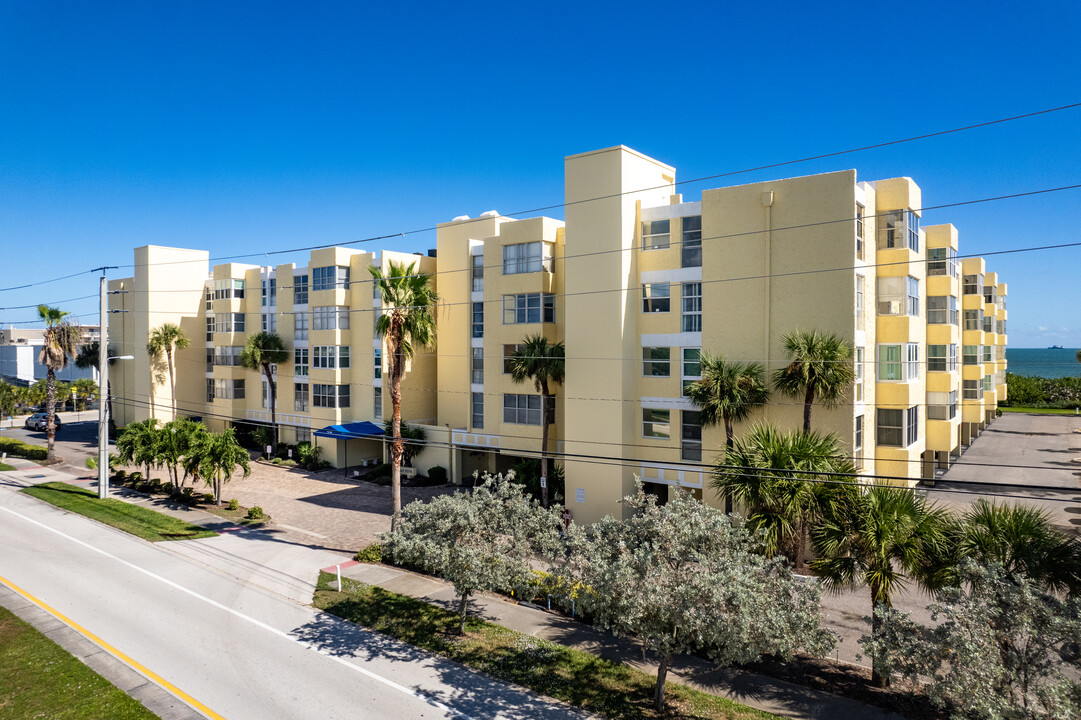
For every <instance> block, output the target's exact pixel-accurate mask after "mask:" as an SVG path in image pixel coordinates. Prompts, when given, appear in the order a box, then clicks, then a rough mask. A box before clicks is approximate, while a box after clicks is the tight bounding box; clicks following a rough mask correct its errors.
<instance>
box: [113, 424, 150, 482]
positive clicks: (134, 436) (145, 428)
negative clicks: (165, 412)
mask: <svg viewBox="0 0 1081 720" xmlns="http://www.w3.org/2000/svg"><path fill="white" fill-rule="evenodd" d="M160 435H161V429H160V428H158V420H157V418H147V419H146V420H142V421H140V422H133V423H128V425H127V427H125V428H124V431H123V432H121V433H120V435H118V436H117V438H116V456H117V457H118V458H119V459H120V462H122V463H124V464H125V465H145V466H146V477H145V479H146V480H149V479H150V468H151V467H152V466H154V465H157V464H158V462H159V460H160V458H161V447H160V446H161V437H160Z"/></svg>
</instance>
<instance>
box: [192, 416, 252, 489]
mask: <svg viewBox="0 0 1081 720" xmlns="http://www.w3.org/2000/svg"><path fill="white" fill-rule="evenodd" d="M238 467H239V468H240V469H241V470H243V471H244V477H248V475H251V456H250V455H249V454H248V451H247V450H245V449H244V447H243V446H242V445H241V444H240V443H239V442H237V439H236V431H235V430H234V429H233V428H231V427H230V428H226V429H225V430H223V431H221V432H220V433H197V434H196V435H194V436H193V437H192V444H191V447H190V448H189V450H188V454H187V455H186V456H185V460H184V468H185V470H186V471H187V472H188V473H189V474H191V475H194V476H195V477H199V478H202V479H203V480H204V481H206V484H207V485H212V486H213V487H214V501H215V502H216V503H217V504H218V507H221V488H222V485H223V484H224V483H226V482H229V480H230V478H232V477H233V474H234V473H235V472H236V469H237V468H238Z"/></svg>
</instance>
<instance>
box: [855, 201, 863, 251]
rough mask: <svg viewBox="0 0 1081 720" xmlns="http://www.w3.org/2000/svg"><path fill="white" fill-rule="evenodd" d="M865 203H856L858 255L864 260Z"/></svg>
mask: <svg viewBox="0 0 1081 720" xmlns="http://www.w3.org/2000/svg"><path fill="white" fill-rule="evenodd" d="M863 214H864V209H863V205H860V204H859V203H856V257H857V258H859V259H860V260H863V237H864V236H863V219H864V218H863Z"/></svg>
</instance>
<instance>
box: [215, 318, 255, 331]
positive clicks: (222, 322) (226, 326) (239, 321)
mask: <svg viewBox="0 0 1081 720" xmlns="http://www.w3.org/2000/svg"><path fill="white" fill-rule="evenodd" d="M246 327H247V322H246V321H245V315H244V313H219V314H217V315H215V316H214V332H219V333H230V332H244V331H245V328H246Z"/></svg>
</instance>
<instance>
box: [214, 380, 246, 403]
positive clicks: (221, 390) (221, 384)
mask: <svg viewBox="0 0 1081 720" xmlns="http://www.w3.org/2000/svg"><path fill="white" fill-rule="evenodd" d="M214 395H215V397H219V398H222V399H224V400H243V399H244V381H243V380H229V379H218V380H215V381H214Z"/></svg>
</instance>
